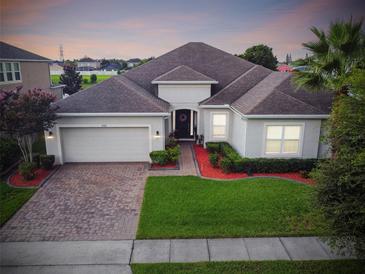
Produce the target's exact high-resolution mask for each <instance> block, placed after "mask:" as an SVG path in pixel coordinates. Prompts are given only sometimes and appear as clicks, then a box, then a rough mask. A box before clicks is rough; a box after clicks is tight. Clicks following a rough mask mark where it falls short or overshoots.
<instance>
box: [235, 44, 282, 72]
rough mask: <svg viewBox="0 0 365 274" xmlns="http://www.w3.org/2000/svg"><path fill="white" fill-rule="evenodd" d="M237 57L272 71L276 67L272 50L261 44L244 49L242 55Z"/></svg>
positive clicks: (276, 61)
mask: <svg viewBox="0 0 365 274" xmlns="http://www.w3.org/2000/svg"><path fill="white" fill-rule="evenodd" d="M238 56H239V57H241V58H243V59H246V60H247V61H250V62H252V63H255V64H257V65H261V66H264V67H266V68H268V69H272V70H276V65H277V63H278V60H277V59H276V56H274V54H273V53H272V48H269V47H268V46H266V45H263V44H260V45H256V46H253V47H250V48H248V49H246V51H245V53H244V54H240V55H238Z"/></svg>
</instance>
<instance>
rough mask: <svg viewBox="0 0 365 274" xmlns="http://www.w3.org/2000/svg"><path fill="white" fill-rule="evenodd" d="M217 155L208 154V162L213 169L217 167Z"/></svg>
mask: <svg viewBox="0 0 365 274" xmlns="http://www.w3.org/2000/svg"><path fill="white" fill-rule="evenodd" d="M218 158H219V155H218V153H210V154H209V162H210V164H211V165H212V166H213V167H218Z"/></svg>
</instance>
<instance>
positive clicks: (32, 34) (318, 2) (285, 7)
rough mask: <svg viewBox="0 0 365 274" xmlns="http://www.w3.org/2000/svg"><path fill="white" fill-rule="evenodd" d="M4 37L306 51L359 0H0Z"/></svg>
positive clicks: (123, 47) (82, 44)
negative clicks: (314, 30) (318, 30)
mask: <svg viewBox="0 0 365 274" xmlns="http://www.w3.org/2000/svg"><path fill="white" fill-rule="evenodd" d="M0 3H1V40H4V41H5V42H8V43H11V44H14V45H16V46H19V47H21V48H24V49H27V50H30V51H33V52H35V53H38V54H40V55H43V56H45V57H48V58H51V59H58V58H59V57H58V56H59V45H60V44H62V45H63V47H64V55H65V58H66V59H74V58H81V57H83V56H85V55H87V56H90V57H92V58H104V57H105V58H125V59H128V58H132V57H149V56H155V57H157V56H159V55H161V54H162V53H165V52H167V51H169V50H172V49H174V48H176V47H178V46H180V45H182V44H185V43H187V42H190V41H201V42H205V43H207V44H210V45H212V46H215V47H218V48H220V49H222V50H225V51H228V52H230V53H241V52H243V51H244V50H245V49H246V48H247V47H250V46H252V45H255V44H258V43H264V44H267V45H269V46H270V47H272V48H273V51H274V54H275V55H276V56H277V57H278V59H279V60H284V58H285V55H286V54H287V53H291V54H292V57H293V59H294V58H297V57H303V56H304V55H305V52H304V50H303V49H302V46H301V43H302V42H306V41H309V40H312V39H313V38H314V37H313V35H312V34H311V33H310V31H309V28H310V27H311V26H313V25H314V26H318V27H322V28H327V27H328V25H329V23H330V22H331V21H334V20H335V19H348V18H350V16H351V15H352V16H353V17H354V18H360V17H361V16H363V15H364V14H365V1H364V0H347V1H346V0H342V1H341V0H307V1H299V0H285V1H279V0H252V1H246V0H241V1H239V0H237V1H233V0H225V1H223V0H219V1H215V0H206V1H205V0H204V1H199V0H185V1H174V0H169V1H159V0H153V1H152V0H148V1H139V0H134V1H122V0H104V1H100V0H96V1H94V0H73V1H72V0H0Z"/></svg>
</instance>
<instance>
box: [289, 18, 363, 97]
mask: <svg viewBox="0 0 365 274" xmlns="http://www.w3.org/2000/svg"><path fill="white" fill-rule="evenodd" d="M311 31H312V32H313V33H314V34H315V36H316V37H317V38H318V40H317V41H313V42H308V43H303V46H304V47H305V48H306V49H307V50H308V51H310V52H311V55H312V56H311V58H310V62H309V65H308V70H307V71H301V72H296V73H295V75H294V83H295V84H296V86H297V87H298V88H304V89H307V90H312V91H316V90H330V91H333V92H335V96H336V97H337V96H339V95H347V94H348V92H349V88H348V84H347V79H348V77H349V76H350V75H351V73H352V72H353V70H354V69H355V68H364V67H365V62H364V56H365V55H364V53H365V43H364V41H365V39H364V33H363V31H362V20H360V21H358V22H353V20H352V18H351V19H350V20H349V21H348V22H344V21H338V22H335V23H331V25H330V28H329V31H328V32H327V33H325V32H324V31H323V30H321V29H318V28H316V27H312V28H311Z"/></svg>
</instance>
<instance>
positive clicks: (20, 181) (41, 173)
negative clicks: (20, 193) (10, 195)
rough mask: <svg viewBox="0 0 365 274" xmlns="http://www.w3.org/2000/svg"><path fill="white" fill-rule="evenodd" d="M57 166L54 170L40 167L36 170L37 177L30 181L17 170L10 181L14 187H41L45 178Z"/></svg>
mask: <svg viewBox="0 0 365 274" xmlns="http://www.w3.org/2000/svg"><path fill="white" fill-rule="evenodd" d="M56 168H57V167H53V169H52V170H46V169H43V168H40V169H38V170H36V171H35V175H36V176H35V178H34V179H33V180H29V181H27V180H24V178H23V176H21V175H20V174H19V172H16V173H15V174H14V175H11V176H10V177H9V180H8V183H9V185H11V186H14V187H24V188H25V187H39V186H40V185H41V184H42V183H43V182H44V180H46V179H47V178H48V177H49V176H50V175H51V174H52V172H54V171H55V170H56Z"/></svg>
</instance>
